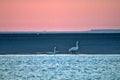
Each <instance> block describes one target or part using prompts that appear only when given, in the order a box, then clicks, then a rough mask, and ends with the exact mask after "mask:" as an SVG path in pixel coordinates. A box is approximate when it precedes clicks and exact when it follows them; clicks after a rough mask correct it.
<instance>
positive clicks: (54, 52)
mask: <svg viewBox="0 0 120 80" xmlns="http://www.w3.org/2000/svg"><path fill="white" fill-rule="evenodd" d="M48 53H49V54H56V47H54V51H53V52H48Z"/></svg>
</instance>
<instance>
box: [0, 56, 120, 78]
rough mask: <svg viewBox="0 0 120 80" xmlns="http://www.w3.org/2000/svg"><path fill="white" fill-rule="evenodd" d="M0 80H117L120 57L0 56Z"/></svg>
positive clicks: (119, 71)
mask: <svg viewBox="0 0 120 80" xmlns="http://www.w3.org/2000/svg"><path fill="white" fill-rule="evenodd" d="M0 80H120V55H118V56H116V55H112V56H109V55H101V56H100V55H64V56H63V55H47V56H46V55H42V56H41V55H37V56H36V55H29V56H28V55H19V56H17V55H16V56H14V55H13V56H9V55H8V56H2V55H1V56H0Z"/></svg>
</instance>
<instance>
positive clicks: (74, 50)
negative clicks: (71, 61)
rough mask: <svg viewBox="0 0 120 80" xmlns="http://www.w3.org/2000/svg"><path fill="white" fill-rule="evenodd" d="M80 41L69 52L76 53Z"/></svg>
mask: <svg viewBox="0 0 120 80" xmlns="http://www.w3.org/2000/svg"><path fill="white" fill-rule="evenodd" d="M78 44H79V41H76V46H75V47H72V48H70V49H69V52H72V53H73V52H76V51H77V50H78Z"/></svg>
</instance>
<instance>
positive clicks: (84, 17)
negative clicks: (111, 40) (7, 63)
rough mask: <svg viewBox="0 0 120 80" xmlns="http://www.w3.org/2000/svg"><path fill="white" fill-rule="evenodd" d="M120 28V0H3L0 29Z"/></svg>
mask: <svg viewBox="0 0 120 80" xmlns="http://www.w3.org/2000/svg"><path fill="white" fill-rule="evenodd" d="M90 29H120V0H0V31H82V30H90Z"/></svg>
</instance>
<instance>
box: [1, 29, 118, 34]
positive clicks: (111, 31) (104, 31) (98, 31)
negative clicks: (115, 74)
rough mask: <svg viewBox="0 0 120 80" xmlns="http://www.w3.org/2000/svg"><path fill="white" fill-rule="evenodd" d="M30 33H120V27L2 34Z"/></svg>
mask: <svg viewBox="0 0 120 80" xmlns="http://www.w3.org/2000/svg"><path fill="white" fill-rule="evenodd" d="M12 33H13V34H14V33H18V34H19V33H20V34H22V33H23V34H24V33H26V34H29V33H38V34H39V33H120V29H92V30H87V31H1V32H0V34H12Z"/></svg>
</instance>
